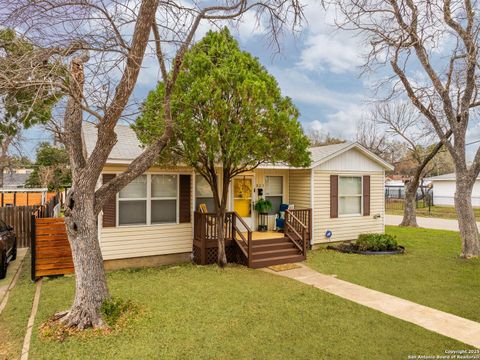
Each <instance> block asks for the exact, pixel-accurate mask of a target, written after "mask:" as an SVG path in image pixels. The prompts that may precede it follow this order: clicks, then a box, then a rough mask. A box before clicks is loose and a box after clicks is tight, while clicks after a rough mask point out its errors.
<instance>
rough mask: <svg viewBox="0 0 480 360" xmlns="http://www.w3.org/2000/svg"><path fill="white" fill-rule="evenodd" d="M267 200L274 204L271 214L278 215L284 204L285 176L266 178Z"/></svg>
mask: <svg viewBox="0 0 480 360" xmlns="http://www.w3.org/2000/svg"><path fill="white" fill-rule="evenodd" d="M265 199H266V200H270V202H271V203H272V210H270V212H269V214H270V215H273V214H277V213H278V212H279V211H280V205H281V204H282V203H283V176H265Z"/></svg>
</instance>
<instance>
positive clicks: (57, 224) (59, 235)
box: [32, 214, 74, 281]
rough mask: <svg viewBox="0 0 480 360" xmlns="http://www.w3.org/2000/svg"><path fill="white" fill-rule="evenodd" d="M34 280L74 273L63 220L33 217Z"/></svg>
mask: <svg viewBox="0 0 480 360" xmlns="http://www.w3.org/2000/svg"><path fill="white" fill-rule="evenodd" d="M32 227H33V230H32V280H33V281H35V280H36V279H38V278H39V277H42V276H49V275H64V274H71V273H73V272H74V269H73V260H72V251H71V250H70V243H69V242H68V237H67V231H66V228H65V221H64V219H63V218H48V217H45V218H41V217H37V216H36V214H34V215H32Z"/></svg>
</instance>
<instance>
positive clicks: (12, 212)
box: [0, 206, 37, 248]
mask: <svg viewBox="0 0 480 360" xmlns="http://www.w3.org/2000/svg"><path fill="white" fill-rule="evenodd" d="M36 208H37V206H9V207H0V219H1V220H3V221H4V222H5V223H6V224H7V225H10V226H12V227H13V229H14V231H15V234H16V236H17V247H19V248H22V247H30V239H31V220H30V216H31V214H32V212H33V211H34V210H35V209H36Z"/></svg>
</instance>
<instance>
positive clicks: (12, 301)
mask: <svg viewBox="0 0 480 360" xmlns="http://www.w3.org/2000/svg"><path fill="white" fill-rule="evenodd" d="M15 261H19V260H15ZM21 271H22V272H21V273H20V277H19V278H18V280H17V284H16V285H15V287H14V288H13V289H12V291H11V293H10V295H9V300H8V303H7V306H6V308H5V309H4V310H3V312H2V313H1V314H0V359H17V358H20V356H19V355H20V353H21V350H22V345H23V338H24V337H25V331H26V328H27V322H28V318H29V317H30V311H31V310H32V303H33V296H34V294H35V286H34V285H33V284H32V282H31V281H30V256H29V255H28V254H27V255H26V257H25V259H24V261H23V265H22V270H21ZM10 276H12V277H13V276H14V274H13V271H10Z"/></svg>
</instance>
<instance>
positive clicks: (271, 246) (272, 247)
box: [253, 241, 296, 252]
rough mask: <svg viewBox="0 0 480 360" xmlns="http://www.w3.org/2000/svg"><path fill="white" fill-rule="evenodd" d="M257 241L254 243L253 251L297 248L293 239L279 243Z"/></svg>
mask: <svg viewBox="0 0 480 360" xmlns="http://www.w3.org/2000/svg"><path fill="white" fill-rule="evenodd" d="M256 242H257V241H255V242H254V243H253V251H254V252H257V251H270V250H282V249H295V248H296V247H295V245H294V244H293V243H292V242H291V241H282V242H278V243H271V244H256Z"/></svg>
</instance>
